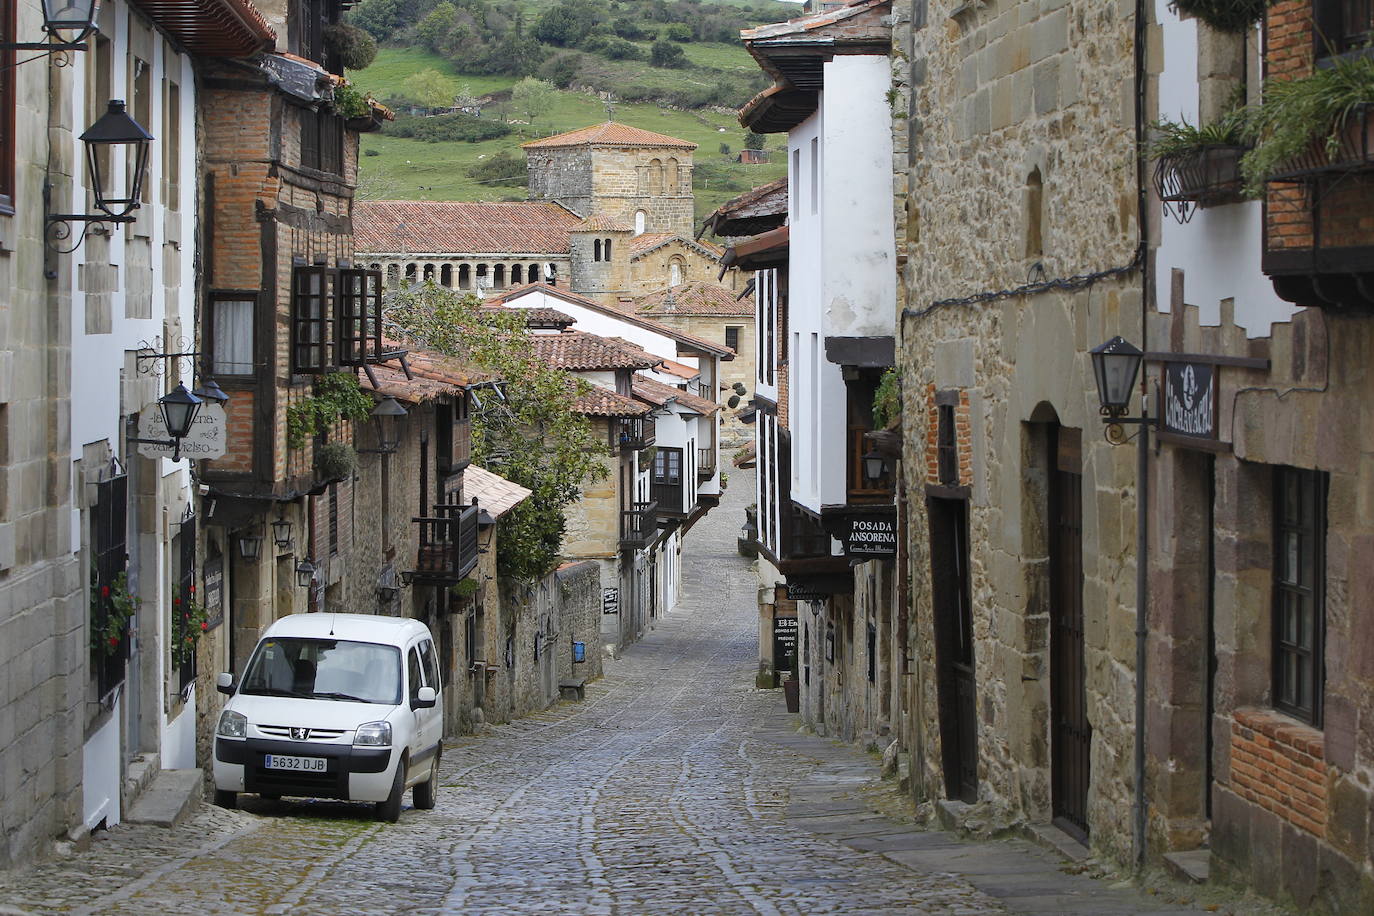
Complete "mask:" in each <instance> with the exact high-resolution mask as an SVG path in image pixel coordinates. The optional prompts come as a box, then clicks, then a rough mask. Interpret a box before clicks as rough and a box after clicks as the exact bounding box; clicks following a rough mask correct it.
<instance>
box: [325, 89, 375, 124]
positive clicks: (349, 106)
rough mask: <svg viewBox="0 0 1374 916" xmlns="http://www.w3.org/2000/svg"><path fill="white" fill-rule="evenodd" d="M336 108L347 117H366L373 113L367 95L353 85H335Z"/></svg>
mask: <svg viewBox="0 0 1374 916" xmlns="http://www.w3.org/2000/svg"><path fill="white" fill-rule="evenodd" d="M334 110H335V111H337V112H338V113H339V114H340V115H342V116H343V117H345V118H366V117H368V116H369V115H370V114H371V113H372V109H371V108H370V107H369V106H368V104H367V96H365V95H363V94H362V93H361V92H359V91H358V90H357V89H354V88H353V87H352V86H335V87H334Z"/></svg>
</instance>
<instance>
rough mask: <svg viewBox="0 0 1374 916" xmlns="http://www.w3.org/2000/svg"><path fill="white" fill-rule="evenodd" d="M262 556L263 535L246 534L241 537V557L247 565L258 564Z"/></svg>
mask: <svg viewBox="0 0 1374 916" xmlns="http://www.w3.org/2000/svg"><path fill="white" fill-rule="evenodd" d="M261 555H262V535H260V534H253V533H246V534H240V535H239V556H241V557H243V561H244V562H245V563H256V562H258V557H259V556H261Z"/></svg>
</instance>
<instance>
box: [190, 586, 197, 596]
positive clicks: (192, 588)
mask: <svg viewBox="0 0 1374 916" xmlns="http://www.w3.org/2000/svg"><path fill="white" fill-rule="evenodd" d="M190 590H191V594H193V595H194V594H195V593H196V587H195V586H194V585H192V586H191V587H190Z"/></svg>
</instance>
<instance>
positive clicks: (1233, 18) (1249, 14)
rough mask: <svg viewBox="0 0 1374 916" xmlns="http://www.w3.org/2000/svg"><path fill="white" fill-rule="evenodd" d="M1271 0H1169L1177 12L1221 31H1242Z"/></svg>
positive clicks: (1255, 20) (1256, 18) (1258, 16)
mask: <svg viewBox="0 0 1374 916" xmlns="http://www.w3.org/2000/svg"><path fill="white" fill-rule="evenodd" d="M1272 2H1273V0H1171V2H1170V4H1169V5H1170V6H1172V7H1173V8H1174V10H1175V11H1177V12H1179V13H1186V14H1188V15H1190V16H1196V17H1197V18H1198V19H1201V20H1202V21H1203V22H1205V23H1207V24H1208V25H1210V26H1211V27H1212V28H1214V29H1217V30H1219V31H1222V32H1243V31H1245V30H1246V29H1249V28H1250V27H1252V26H1253V25H1254V24H1255V23H1257V22H1259V21H1260V17H1262V16H1263V15H1264V11H1265V9H1266V8H1267V7H1268V6H1269V4H1270V3H1272Z"/></svg>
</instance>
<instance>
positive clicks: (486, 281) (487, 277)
mask: <svg viewBox="0 0 1374 916" xmlns="http://www.w3.org/2000/svg"><path fill="white" fill-rule="evenodd" d="M490 287H491V274H489V273H487V265H485V264H478V265H477V288H478V289H479V290H481V289H489V288H490Z"/></svg>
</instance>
